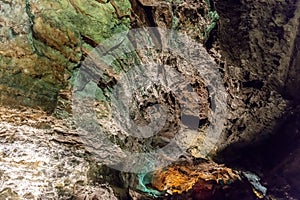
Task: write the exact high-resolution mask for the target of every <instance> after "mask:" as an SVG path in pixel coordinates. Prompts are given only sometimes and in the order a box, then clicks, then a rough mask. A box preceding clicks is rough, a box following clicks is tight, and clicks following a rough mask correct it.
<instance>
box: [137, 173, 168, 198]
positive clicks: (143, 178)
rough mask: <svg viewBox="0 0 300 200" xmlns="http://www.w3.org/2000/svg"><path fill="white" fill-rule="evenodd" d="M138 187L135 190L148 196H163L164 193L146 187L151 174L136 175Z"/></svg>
mask: <svg viewBox="0 0 300 200" xmlns="http://www.w3.org/2000/svg"><path fill="white" fill-rule="evenodd" d="M138 182H139V184H138V186H137V187H136V189H138V190H140V191H141V192H144V193H147V194H148V195H149V196H153V197H158V196H162V195H164V192H161V191H158V190H155V189H152V188H148V187H147V185H148V184H151V174H150V173H146V174H138Z"/></svg>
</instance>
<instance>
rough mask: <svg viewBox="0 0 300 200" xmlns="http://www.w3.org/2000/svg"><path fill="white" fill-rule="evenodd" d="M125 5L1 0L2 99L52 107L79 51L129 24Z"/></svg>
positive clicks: (11, 103) (72, 0)
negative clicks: (118, 13)
mask: <svg viewBox="0 0 300 200" xmlns="http://www.w3.org/2000/svg"><path fill="white" fill-rule="evenodd" d="M112 2H113V1H112ZM119 4H120V5H121V6H119ZM129 7H130V4H129V2H126V1H118V3H105V2H100V1H99V2H98V1H74V0H71V1H67V0H64V1H60V2H57V1H56V2H52V1H51V2H50V1H43V0H42V1H39V0H35V1H30V0H26V2H24V1H1V12H0V19H1V20H0V23H1V30H0V38H1V46H0V56H1V57H0V58H1V59H0V65H1V69H0V70H1V72H0V76H1V79H0V80H1V83H0V86H1V94H0V96H1V104H6V105H26V106H31V107H41V108H43V109H44V110H47V111H48V112H52V111H53V110H54V108H55V107H56V101H57V96H58V93H59V90H60V89H62V88H65V87H66V86H67V85H68V79H69V78H70V76H71V75H72V73H73V69H74V68H75V67H76V66H77V65H78V64H79V62H80V60H81V59H82V55H83V54H86V53H88V52H89V51H90V49H91V48H92V47H95V46H96V45H97V44H98V43H99V42H100V41H101V40H103V39H105V38H107V37H110V36H111V35H112V34H114V33H117V32H120V31H122V30H126V29H127V27H128V25H129V18H128V16H127V17H126V16H125V15H126V14H128V11H129ZM116 9H117V10H118V12H120V13H121V14H122V15H124V16H118V15H117V14H116Z"/></svg>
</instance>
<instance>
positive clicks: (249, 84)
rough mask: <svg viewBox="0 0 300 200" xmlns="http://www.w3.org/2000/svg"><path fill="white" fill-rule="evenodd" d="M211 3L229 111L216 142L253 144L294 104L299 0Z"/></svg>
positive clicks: (271, 129)
mask: <svg viewBox="0 0 300 200" xmlns="http://www.w3.org/2000/svg"><path fill="white" fill-rule="evenodd" d="M215 8H216V10H217V11H218V13H219V15H220V20H219V34H218V38H219V42H220V47H221V51H222V53H221V54H222V56H223V59H224V60H225V67H224V79H225V84H227V85H228V92H229V94H230V95H229V111H230V113H231V116H230V117H229V120H228V126H227V127H228V129H227V131H226V134H225V138H226V140H225V143H224V142H223V144H220V145H221V146H223V147H224V146H227V145H228V144H230V143H241V142H243V141H247V142H248V143H249V142H250V143H251V142H252V143H253V142H254V141H255V140H257V139H261V138H263V137H264V135H266V134H268V133H270V132H274V131H275V130H276V129H274V127H275V128H276V126H280V125H279V124H280V122H281V121H284V117H283V116H284V113H285V111H286V110H289V109H290V106H291V105H292V104H294V103H296V100H297V97H296V96H297V95H296V91H297V90H298V87H297V86H296V85H297V83H298V79H297V78H296V77H297V74H298V72H299V71H298V70H299V64H296V60H299V53H297V52H298V50H297V49H298V48H297V46H298V43H299V42H298V39H297V33H298V34H299V17H300V12H299V9H300V2H299V1H280V2H278V1H259V2H254V1H253V2H252V1H226V2H225V1H219V0H217V1H215ZM292 82H293V83H292ZM282 117H283V118H282Z"/></svg>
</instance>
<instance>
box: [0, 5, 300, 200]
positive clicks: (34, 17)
mask: <svg viewBox="0 0 300 200" xmlns="http://www.w3.org/2000/svg"><path fill="white" fill-rule="evenodd" d="M206 2H207V1H193V0H186V1H144V0H131V1H126V0H122V1H121V0H120V1H114V0H111V1H108V2H106V1H99V0H95V1H79V0H69V1H67V0H62V1H47V0H26V1H25V2H24V1H20V0H16V1H11V2H9V1H2V2H1V5H0V7H1V12H0V26H1V30H0V40H1V44H2V45H1V46H0V100H1V104H3V105H9V106H11V107H14V106H19V105H24V106H30V107H34V108H42V110H45V111H46V112H48V113H55V116H57V117H59V118H63V119H66V118H68V117H69V116H71V115H72V108H71V99H72V95H71V90H72V83H73V81H74V78H75V77H76V74H77V71H78V68H80V67H81V62H82V61H83V60H84V59H85V58H86V56H87V54H88V53H89V52H90V51H91V50H93V49H94V48H95V47H96V46H97V45H98V44H100V43H101V42H102V41H104V40H105V39H107V38H110V37H111V36H112V35H113V34H115V33H120V32H122V31H124V30H125V31H126V30H128V29H129V28H130V27H132V28H136V27H141V26H159V27H163V28H173V29H176V30H179V31H183V32H186V33H187V34H188V35H189V36H190V37H191V38H193V39H195V40H196V41H198V42H200V43H203V44H205V46H206V47H207V49H208V50H209V51H210V53H211V55H212V56H213V57H214V58H215V60H216V61H217V62H218V64H220V66H219V70H220V72H221V73H222V78H223V79H224V84H225V86H226V91H227V92H228V105H227V108H228V112H229V113H228V116H227V118H226V128H225V129H224V131H223V134H222V137H221V138H220V140H219V143H218V146H217V147H218V148H217V149H215V151H213V152H211V154H212V155H214V154H216V153H218V152H220V151H221V152H223V153H224V152H225V153H224V154H222V155H227V154H226V153H227V152H226V150H228V151H229V156H227V157H226V158H234V156H235V155H236V151H234V150H235V148H233V147H236V146H237V149H239V148H240V147H241V146H243V145H244V144H251V143H252V142H256V141H259V140H261V138H263V137H265V136H268V135H269V133H270V132H271V131H272V130H273V128H274V125H275V124H276V123H277V122H278V120H280V119H281V117H282V116H283V114H284V113H285V111H286V110H288V109H289V108H290V107H289V104H297V103H298V102H299V97H298V96H297V94H298V93H299V85H300V84H298V83H299V77H300V76H298V72H299V65H298V63H299V62H298V61H299V45H298V44H299V38H300V37H299V35H300V34H299V20H298V18H299V13H300V12H299V1H284V2H282V3H279V2H278V1H275V0H274V1H272V0H271V1H267V3H266V2H263V1H261V2H255V1H253V2H246V1H242V0H241V1H226V2H225V1H219V0H216V1H215V5H214V6H213V5H210V6H211V7H210V6H209V5H208V4H207V3H206ZM213 7H215V9H216V10H217V11H218V13H219V17H218V15H217V14H216V12H215V11H214V10H213V9H214V8H213ZM218 18H220V19H219V21H218V23H217V20H218ZM217 24H218V28H219V29H218V30H219V31H218V34H216V29H213V28H214V27H216V25H217ZM156 36H157V35H156ZM157 40H158V42H159V36H158V39H157ZM139 56H141V58H143V56H144V58H145V55H142V54H140V55H139ZM168 56H169V55H167V56H166V58H167V57H168ZM169 61H170V63H172V62H175V65H178V66H179V65H180V64H182V63H183V62H181V61H180V60H176V58H172V59H170V60H169ZM169 61H168V62H169ZM118 62H119V61H118ZM118 62H116V63H117V64H119V65H116V67H115V68H113V69H109V70H107V71H106V74H105V75H104V76H103V77H100V78H101V80H96V81H95V84H94V86H95V87H96V88H97V91H98V93H97V95H98V96H96V98H97V102H96V103H95V104H96V105H95V109H96V111H97V115H98V116H100V117H107V116H108V115H109V114H110V112H109V106H107V104H108V102H107V99H106V96H105V90H108V89H109V88H111V87H112V86H114V85H115V84H116V80H118V77H119V75H120V74H122V73H124V72H126V70H128V65H126V63H122V62H120V63H118ZM176 62H178V63H179V64H176ZM182 69H183V71H184V72H183V74H184V73H186V72H188V69H189V68H188V67H186V68H182ZM189 79H190V81H191V83H192V84H193V85H194V89H195V90H196V91H197V93H198V94H201V95H199V96H201V98H202V99H201V103H202V104H201V108H202V110H201V111H199V112H202V113H201V116H199V119H198V118H197V116H196V117H195V116H189V118H188V117H187V118H186V119H187V121H186V125H187V126H188V125H189V124H190V123H189V122H190V121H192V120H195V119H196V120H202V121H201V122H202V124H201V125H203V126H204V127H205V126H206V125H208V122H207V120H206V117H207V113H209V109H210V106H211V104H210V103H211V102H209V100H208V96H209V94H208V91H207V89H206V88H205V83H203V82H202V80H201V78H199V77H198V78H197V77H189ZM70 83H71V84H70ZM157 91H159V92H160V94H162V95H166V96H167V98H161V99H159V98H160V97H157V96H156V98H158V99H159V102H161V103H163V104H164V107H170V109H169V113H170V114H171V115H174V116H172V117H170V118H168V120H169V121H168V125H169V126H170V127H171V128H170V127H165V129H164V130H163V131H162V132H161V134H160V136H161V137H157V138H154V139H155V141H154V142H153V143H151V144H149V143H148V146H147V144H146V143H147V142H149V140H148V141H147V140H143V141H142V142H141V141H138V140H135V138H129V139H128V137H124V136H123V135H122V134H120V133H119V132H116V131H114V130H115V129H114V127H110V128H111V129H108V130H109V131H108V135H109V136H110V137H109V138H110V139H111V140H112V141H114V142H115V144H117V145H119V146H121V147H122V148H124V149H126V148H127V149H130V150H132V151H140V150H141V149H142V147H141V146H142V145H146V150H152V149H155V148H157V147H161V146H164V145H165V144H167V143H168V142H169V140H170V138H172V137H174V135H175V134H174V132H175V131H176V130H177V129H178V127H177V125H178V124H177V123H178V121H179V120H180V117H179V115H180V108H179V106H178V104H177V103H176V102H175V103H174V102H173V101H172V99H173V98H174V94H172V93H171V92H169V91H167V89H166V88H161V89H158V90H157V88H150V91H149V93H147V94H146V95H145V97H143V98H145V99H142V100H139V102H142V103H145V104H151V103H153V102H154V101H155V98H154V99H151V98H150V96H151V95H150V93H153V92H157ZM141 96H142V95H141V94H137V95H136V97H137V98H140V97H141ZM98 100H99V101H98ZM140 108H142V107H139V106H138V105H137V104H136V105H135V104H133V105H132V109H133V110H134V112H132V118H133V119H134V120H135V121H136V122H138V123H140V124H143V123H147V122H149V121H147V120H144V119H140V118H139V117H140V116H141V115H142V114H145V115H148V114H149V111H147V110H143V109H141V110H139V109H140ZM292 108H293V107H292ZM25 110H26V109H25ZM139 111H141V112H139ZM1 112H2V114H3V115H2V116H1V119H2V120H3V121H5V122H9V123H10V124H9V125H7V124H6V123H4V124H1V130H3V134H2V132H1V141H2V143H3V145H2V146H1V148H2V147H3V149H4V148H5V149H9V150H7V153H8V155H6V157H5V155H4V154H1V155H0V156H2V157H3V158H4V157H5V159H2V158H1V162H2V164H1V167H2V170H3V171H4V175H3V177H4V178H5V180H6V183H5V184H4V185H3V186H7V185H9V184H12V185H14V188H1V191H0V199H1V198H6V197H8V196H12V197H14V198H18V197H27V198H31V197H32V196H39V195H41V193H42V192H41V191H38V190H35V189H36V188H35V187H34V186H32V187H31V188H32V191H29V192H28V193H22V191H20V190H21V189H22V187H23V186H24V184H23V183H26V184H33V183H41V182H42V180H43V179H47V181H50V182H51V181H52V182H54V183H55V184H56V185H54V186H53V187H56V189H53V187H48V188H47V187H46V186H45V187H46V190H51V195H53V197H59V194H58V193H59V192H61V193H60V194H61V195H62V196H64V195H65V196H68V197H70V196H72V195H75V196H76V195H77V197H78V198H79V197H80V198H83V199H84V198H85V194H83V193H84V191H85V192H86V193H92V192H91V191H94V192H95V191H98V192H96V193H97V194H95V196H96V197H97V195H98V196H99V195H100V194H105V195H106V197H105V198H106V199H114V198H116V197H115V195H114V194H112V190H111V188H110V186H107V185H101V187H93V186H91V185H89V184H88V183H86V182H88V181H90V179H93V180H94V181H95V182H97V183H101V184H103V183H106V182H109V181H108V179H109V178H111V177H109V176H108V175H107V174H109V173H106V174H105V173H104V174H101V173H100V171H101V170H103V166H102V165H101V164H99V165H96V166H95V169H94V171H95V174H96V175H95V174H93V173H94V172H93V173H92V172H91V173H90V174H93V175H91V176H92V178H91V177H86V176H85V175H83V173H84V172H85V171H86V170H88V171H89V170H90V168H92V167H90V164H91V163H93V162H95V163H96V162H97V161H95V160H92V159H91V160H92V161H91V163H88V162H86V160H84V159H82V158H81V156H83V157H84V156H86V154H80V155H79V154H76V153H77V152H76V151H75V152H73V150H74V149H72V148H67V147H65V146H68V145H69V146H71V147H72V146H77V145H78V146H81V147H82V149H84V151H86V152H87V153H88V154H90V153H91V152H93V151H96V150H97V149H95V148H94V146H92V147H89V148H86V146H87V145H85V144H82V141H80V139H79V137H80V135H77V133H74V132H73V130H72V131H70V130H69V128H70V127H68V128H66V129H57V124H59V123H66V124H68V125H70V124H71V125H70V126H73V124H72V122H70V121H71V120H70V121H68V120H69V119H68V120H67V122H58V121H56V120H57V119H56V118H51V119H50V120H44V118H47V117H49V116H47V115H46V114H45V113H43V114H41V115H39V114H38V115H37V116H35V117H37V118H38V119H36V121H34V120H33V121H32V118H35V117H33V116H31V111H30V112H24V113H22V114H16V113H18V112H19V111H16V110H15V111H13V112H15V113H9V112H8V111H7V110H2V111H1ZM32 112H33V113H34V111H32ZM9 114H11V115H12V117H10V116H9ZM28 116H29V117H28ZM23 117H25V118H26V120H24V118H23ZM19 121H21V122H22V121H23V122H22V123H23V124H22V123H21V124H20V123H19ZM56 122H57V123H56ZM55 123H56V124H55ZM34 124H35V125H34ZM23 125H30V126H32V125H33V126H37V127H36V128H37V129H32V128H31V127H21V128H19V127H18V126H23ZM103 125H105V126H107V127H109V126H110V125H111V124H109V123H107V121H105V120H104V121H103ZM58 126H60V125H58ZM55 127H56V128H55ZM48 129H50V131H49V130H48ZM54 129H55V130H56V131H54V132H55V134H57V135H56V136H55V137H54V136H53V137H54V138H52V135H51V134H53V130H54ZM70 129H72V128H70ZM48 131H49V132H48ZM11 132H14V133H15V134H12V133H11ZM22 133H24V135H25V136H24V135H22ZM33 133H35V134H33ZM32 134H33V135H32ZM47 134H50V135H51V137H50V136H49V137H39V135H42V136H44V135H47ZM55 134H54V135H55ZM13 136H15V137H13ZM24 137H25V139H28V141H26V140H24ZM11 140H14V141H15V144H19V145H22V146H23V147H24V146H25V147H27V150H28V151H27V150H24V151H18V150H15V151H14V149H13V148H14V146H13V144H14V142H12V141H11ZM52 140H53V141H54V144H52V143H51V142H49V141H52ZM198 140H200V141H201V135H200V136H199V137H198ZM25 141H26V142H25ZM145 141H146V142H145ZM186 141H189V142H190V143H192V142H195V143H193V144H194V148H193V151H191V152H190V153H191V155H192V156H197V155H199V152H201V150H202V148H201V146H197V144H198V142H199V141H190V140H189V138H187V140H186ZM39 142H42V144H41V145H40V146H36V145H37V143H39ZM43 142H44V143H43ZM143 142H145V144H143ZM56 143H58V144H56ZM138 143H142V145H141V144H138ZM190 143H189V144H190ZM52 145H53V146H52ZM55 148H59V149H61V151H58V152H54V150H53V149H55ZM34 149H35V150H36V149H38V150H39V152H36V151H34ZM232 149H233V150H232ZM224 150H225V151H224ZM3 151H4V150H3ZM64 151H66V152H67V153H64ZM71 152H72V153H71ZM26 154H27V155H31V156H33V158H34V159H33V160H27V161H26V162H23V161H20V159H24V160H26V159H27V157H26V156H25V157H22V156H21V155H26ZM41 154H43V155H44V156H45V158H46V161H47V159H48V160H50V161H49V163H46V162H45V160H43V159H41V157H42V155H41ZM73 154H74V155H75V156H74V155H73ZM57 155H58V156H61V157H63V156H65V157H66V158H64V159H62V158H61V157H59V158H58V160H56V156H57ZM73 156H74V157H73ZM87 157H88V156H87ZM72 159H73V160H72ZM221 160H222V157H221ZM225 160H226V159H225ZM73 161H74V162H75V163H78V162H79V163H80V165H76V164H74V163H72V162H73ZM64 162H66V163H68V164H70V165H64ZM56 164H57V165H56ZM201 166H205V167H204V168H201ZM76 167H81V168H80V169H78V171H76V170H75V171H72V170H71V169H77V168H76ZM28 168H30V170H31V169H34V170H37V171H38V172H41V174H42V173H43V168H47V169H48V170H49V173H48V174H58V171H60V170H62V171H63V172H64V173H65V176H66V177H67V179H72V178H73V177H74V176H76V177H77V178H78V179H74V182H72V181H71V183H69V180H67V179H66V180H63V179H59V178H58V179H51V177H48V176H46V175H45V177H43V176H40V177H39V176H38V177H35V176H36V174H34V173H33V172H32V171H30V170H29V171H28V172H27V173H28V176H26V177H22V180H23V183H22V184H23V185H22V184H19V183H20V180H19V178H20V177H16V178H11V177H9V176H10V175H9V169H13V172H14V173H15V175H20V174H19V172H20V171H21V170H25V171H26V170H27V169H28ZM199 169H201V170H199ZM207 169H211V170H212V171H209V174H208V175H207V174H204V172H205V171H206V170H207ZM275 171H276V170H275ZM105 172H107V171H105ZM108 172H110V171H109V170H108ZM1 173H2V171H1ZM113 173H115V174H114V176H113V177H112V178H111V179H110V181H111V182H114V181H115V182H116V180H118V179H119V178H116V177H117V176H119V175H120V176H121V177H125V178H123V179H122V180H123V183H122V184H123V185H122V184H121V183H118V187H123V186H124V185H126V186H128V185H129V186H130V187H131V188H133V190H141V189H145V187H144V186H145V185H142V186H143V187H142V186H141V185H140V183H139V181H137V180H139V178H141V177H143V176H138V175H128V177H126V174H124V173H120V174H118V172H115V171H114V172H113ZM99 174H101V176H100V175H99ZM116 174H117V175H116ZM285 174H289V173H288V172H285ZM98 175H99V176H98ZM219 176H221V178H220V177H219ZM1 177H2V176H1ZM32 177H34V178H32ZM108 177H109V178H108ZM228 177H229V179H227V178H228ZM234 177H235V171H231V170H230V169H229V168H226V167H224V166H218V165H216V164H212V163H210V164H202V165H195V166H194V165H191V164H184V165H181V164H180V165H173V166H172V165H171V166H170V167H169V168H167V169H164V170H162V171H157V172H156V174H155V176H154V177H153V180H151V181H150V180H148V181H147V184H150V183H151V184H153V187H154V188H150V189H152V190H150V189H149V188H146V189H148V190H149V193H151V192H152V193H154V194H161V193H160V191H164V192H169V193H172V194H175V193H178V195H184V194H185V192H187V191H189V192H190V193H189V195H190V196H192V197H194V198H204V197H205V198H210V197H211V196H213V195H219V194H215V193H214V192H211V191H215V190H217V189H215V187H216V188H218V186H215V184H216V183H217V185H218V184H219V182H218V181H220V180H222V181H225V182H226V180H231V179H233V180H236V177H235V178H234ZM35 178H36V179H35ZM219 178H220V179H219ZM83 179H84V181H85V182H84V181H83V182H84V184H83V185H84V186H85V187H81V186H82V184H81V183H82V180H83ZM95 179H97V180H95ZM131 179H132V181H131ZM202 180H206V181H208V182H205V181H204V182H203V181H202ZM30 181H32V182H31V183H29V182H30ZM76 181H78V183H75V182H76ZM61 182H63V184H61ZM42 184H45V183H44V182H43V183H42ZM85 184H86V185H85ZM294 184H295V183H294ZM78 185H79V186H78ZM18 186H20V188H17V187H18ZM77 186H78V187H77ZM102 186H103V187H102ZM140 187H141V188H140ZM70 188H72V189H70ZM73 188H75V190H73ZM76 188H77V189H76ZM78 188H79V189H78ZM52 189H53V191H52ZM116 191H117V190H116V189H115V193H117V192H116ZM154 191H156V192H157V191H158V193H156V192H154ZM131 192H132V193H134V191H131ZM125 193H126V192H125ZM126 195H128V194H127V193H126V194H125V196H126ZM87 196H88V195H87ZM93 196H94V195H91V196H89V198H93ZM120 196H121V195H119V197H120ZM141 196H144V195H143V194H142V195H141ZM174 196H176V195H174ZM99 198H100V197H99ZM141 198H142V197H141ZM174 198H175V197H174ZM178 198H179V199H180V198H182V196H179V197H178Z"/></svg>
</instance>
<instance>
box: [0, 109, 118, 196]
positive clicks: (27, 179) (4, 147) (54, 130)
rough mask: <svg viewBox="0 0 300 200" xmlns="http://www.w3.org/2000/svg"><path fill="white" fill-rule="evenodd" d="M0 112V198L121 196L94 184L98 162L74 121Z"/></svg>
mask: <svg viewBox="0 0 300 200" xmlns="http://www.w3.org/2000/svg"><path fill="white" fill-rule="evenodd" d="M0 111H1V112H0V113H1V114H0V120H1V123H0V141H1V145H0V176H1V185H0V198H1V199H13V200H15V199H70V198H75V199H82V200H83V199H103V198H104V199H117V197H116V196H115V195H114V194H113V191H112V189H111V187H110V186H108V185H107V184H105V183H102V184H95V182H93V179H92V177H91V176H90V175H89V174H91V173H92V172H93V165H94V163H93V162H91V160H89V159H88V157H87V155H86V151H85V149H84V147H83V146H81V142H80V139H79V137H78V134H76V132H75V130H72V128H70V124H67V123H66V122H65V121H62V120H58V119H56V118H54V117H52V116H49V115H47V114H46V113H45V112H42V111H39V110H32V109H28V108H24V109H23V110H14V109H6V108H3V107H1V108H0Z"/></svg>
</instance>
